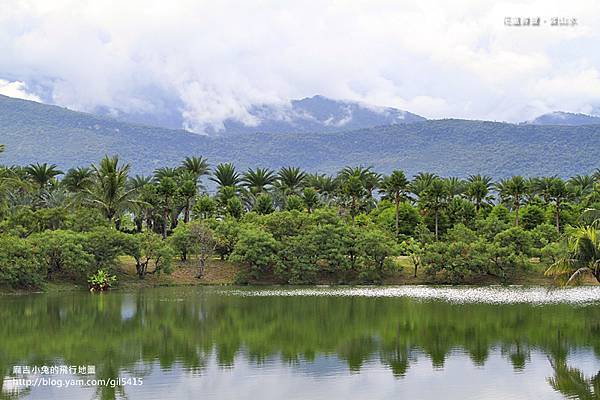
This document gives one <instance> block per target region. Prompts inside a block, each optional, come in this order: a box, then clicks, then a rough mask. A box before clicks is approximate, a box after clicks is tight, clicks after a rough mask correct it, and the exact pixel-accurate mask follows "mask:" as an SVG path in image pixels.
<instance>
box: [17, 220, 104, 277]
mask: <svg viewBox="0 0 600 400" xmlns="http://www.w3.org/2000/svg"><path fill="white" fill-rule="evenodd" d="M86 239H87V238H86V236H85V234H83V233H77V232H72V231H61V230H58V231H46V232H42V233H36V234H34V235H31V236H30V238H29V240H30V242H31V243H32V244H33V247H34V251H35V252H37V253H38V254H39V256H40V257H41V262H42V265H43V267H44V269H45V271H46V275H47V276H48V277H51V276H52V275H54V274H60V275H65V276H68V277H70V278H73V279H77V280H81V279H85V278H87V276H88V275H89V273H90V272H95V271H92V269H93V266H94V265H95V263H94V256H93V255H92V254H90V253H89V252H88V251H87V249H86V247H85V244H86Z"/></svg>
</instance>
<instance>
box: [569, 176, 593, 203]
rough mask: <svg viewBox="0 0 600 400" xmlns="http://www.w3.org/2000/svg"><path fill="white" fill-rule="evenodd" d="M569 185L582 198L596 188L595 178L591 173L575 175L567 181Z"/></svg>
mask: <svg viewBox="0 0 600 400" xmlns="http://www.w3.org/2000/svg"><path fill="white" fill-rule="evenodd" d="M567 185H569V186H570V187H571V190H572V191H573V192H575V193H577V198H578V199H582V198H584V197H586V196H587V195H589V194H590V193H591V192H592V190H594V178H593V177H592V176H591V175H575V176H573V177H571V178H570V179H569V180H568V181H567Z"/></svg>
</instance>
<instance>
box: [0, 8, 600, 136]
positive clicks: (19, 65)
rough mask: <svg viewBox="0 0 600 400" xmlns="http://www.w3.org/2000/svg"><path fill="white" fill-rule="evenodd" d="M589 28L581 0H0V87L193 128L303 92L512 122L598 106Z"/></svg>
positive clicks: (598, 72) (248, 120)
mask: <svg viewBox="0 0 600 400" xmlns="http://www.w3.org/2000/svg"><path fill="white" fill-rule="evenodd" d="M507 16H509V17H516V16H540V17H542V18H547V19H550V18H551V17H555V16H557V17H576V18H578V25H577V26H572V27H551V26H541V27H538V28H533V27H529V28H527V27H520V28H516V27H507V26H505V25H504V18H505V17H507ZM599 40H600V13H598V12H597V3H596V2H595V1H593V0H573V1H570V2H552V3H548V2H546V1H542V0H525V1H520V2H509V1H497V0H495V1H480V2H474V1H467V0H458V1H453V2H446V1H442V0H437V1H436V0H409V1H402V2H399V1H383V2H377V3H376V4H373V3H372V2H367V1H350V2H337V1H333V0H331V1H329V0H326V1H320V0H319V1H317V0H308V1H302V2H281V1H276V0H266V1H261V2H256V1H231V0H224V1H218V2H215V1H191V0H180V1H171V2H164V1H158V0H144V1H142V0H130V1H127V2H114V1H102V2H100V1H92V0H55V1H46V0H29V1H19V2H0V53H1V54H2V57H0V79H2V80H3V83H1V84H0V93H4V94H8V95H11V96H12V95H15V93H16V94H17V95H18V96H19V97H24V98H29V99H41V100H42V101H44V102H47V103H51V104H57V105H61V106H66V107H69V108H71V109H75V110H80V111H88V112H103V113H107V114H110V115H117V116H118V115H126V116H129V117H131V118H133V117H135V116H137V118H138V119H142V118H144V121H145V122H146V123H152V124H154V123H160V124H163V125H164V124H171V123H173V122H176V123H177V124H178V125H179V126H180V127H182V128H186V129H189V130H192V131H196V132H204V131H219V130H222V129H225V128H226V123H227V122H228V121H236V122H237V123H239V124H242V125H243V126H249V127H253V126H256V124H257V121H256V118H255V115H254V113H253V111H256V109H257V107H262V106H263V105H266V106H269V107H274V108H278V109H285V108H286V107H288V106H289V99H302V98H305V97H309V96H312V95H314V94H315V93H319V94H322V95H324V96H327V97H328V98H335V99H349V100H353V101H360V102H363V103H368V104H374V105H377V106H389V107H394V108H398V109H401V110H410V111H412V112H414V113H416V114H418V115H422V116H424V117H427V118H445V117H456V118H469V119H489V120H504V121H512V122H519V121H525V120H530V119H532V118H534V117H535V116H537V115H540V114H543V113H547V112H551V111H553V110H566V111H570V112H580V113H588V114H589V113H592V114H593V113H597V112H598V110H599V109H600V52H598V51H597V43H598V41H599ZM337 122H340V121H337Z"/></svg>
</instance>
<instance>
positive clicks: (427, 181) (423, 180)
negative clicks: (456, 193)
mask: <svg viewBox="0 0 600 400" xmlns="http://www.w3.org/2000/svg"><path fill="white" fill-rule="evenodd" d="M436 179H438V176H437V175H436V174H433V173H431V172H419V173H418V174H417V175H415V176H414V179H413V181H412V182H411V183H410V191H411V192H412V193H414V194H416V195H417V196H419V197H420V196H421V194H422V193H423V192H425V191H426V190H427V189H428V188H429V186H431V184H432V183H433V181H434V180H436Z"/></svg>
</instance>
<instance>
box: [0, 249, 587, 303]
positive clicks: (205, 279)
mask: <svg viewBox="0 0 600 400" xmlns="http://www.w3.org/2000/svg"><path fill="white" fill-rule="evenodd" d="M397 260H398V264H399V266H400V267H401V268H400V269H399V270H398V271H394V272H392V273H390V274H389V275H388V276H387V277H386V278H385V280H384V281H383V285H432V284H439V282H435V281H432V280H431V277H430V276H428V275H426V274H425V273H424V272H423V271H422V270H418V271H417V275H416V276H414V269H413V266H412V264H411V263H410V260H409V258H408V257H404V256H399V257H397ZM544 268H545V267H544V266H542V265H540V264H539V263H537V262H536V260H532V263H531V268H528V269H521V270H518V271H517V273H516V274H515V276H514V277H513V278H512V279H511V280H510V283H509V284H511V285H524V286H556V285H557V283H556V282H555V280H554V279H553V278H552V277H549V276H546V275H544ZM239 269H240V267H239V266H238V265H236V264H234V263H231V262H228V261H222V260H220V259H218V258H214V259H212V260H210V262H209V266H208V268H206V271H205V274H204V276H202V278H198V277H197V276H198V266H197V262H196V260H189V261H187V262H182V261H177V262H175V263H174V265H173V271H172V273H171V274H165V273H162V274H149V275H146V277H145V278H144V279H140V278H139V277H138V276H137V274H136V270H135V261H134V260H133V258H131V257H120V258H119V268H118V272H117V274H116V275H117V278H118V284H117V285H116V286H115V289H117V290H132V289H141V288H152V287H160V286H203V285H204V286H220V285H235V284H236V275H237V273H238V271H239ZM580 283H581V284H583V285H598V283H597V282H596V281H595V280H594V279H592V278H589V277H586V278H585V279H584V280H583V281H582V282H580ZM249 284H250V285H277V284H279V282H277V281H276V280H275V279H274V278H267V279H263V280H260V281H257V280H252V281H250V282H249ZM316 284H317V285H336V284H337V282H335V280H334V279H333V277H331V276H328V275H327V274H323V275H321V276H320V277H319V280H318V282H317V283H316ZM500 284H506V282H502V281H501V280H500V279H499V278H498V277H496V276H491V275H489V276H479V277H477V278H476V279H471V280H467V281H465V282H464V283H462V284H461V285H482V286H485V285H500ZM73 290H87V286H86V285H82V284H80V283H74V282H70V281H59V280H53V281H50V282H48V283H47V284H46V285H45V286H44V287H43V288H42V289H36V290H24V289H19V290H16V289H10V288H0V294H5V295H6V294H27V293H34V292H49V293H52V292H64V291H73Z"/></svg>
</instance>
